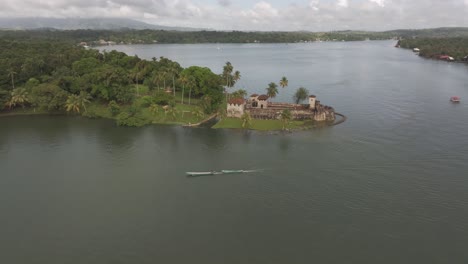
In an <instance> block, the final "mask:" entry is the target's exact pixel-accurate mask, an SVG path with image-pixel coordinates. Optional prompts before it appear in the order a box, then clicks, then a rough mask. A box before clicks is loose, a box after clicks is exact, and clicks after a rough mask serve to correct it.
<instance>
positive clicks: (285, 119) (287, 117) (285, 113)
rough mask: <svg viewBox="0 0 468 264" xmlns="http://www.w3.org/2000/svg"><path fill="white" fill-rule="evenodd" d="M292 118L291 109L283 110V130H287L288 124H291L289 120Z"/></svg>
mask: <svg viewBox="0 0 468 264" xmlns="http://www.w3.org/2000/svg"><path fill="white" fill-rule="evenodd" d="M291 119H292V115H291V111H289V109H285V110H283V112H281V122H282V123H283V130H285V129H286V126H287V125H289V122H290V121H291Z"/></svg>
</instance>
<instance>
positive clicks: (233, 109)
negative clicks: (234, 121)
mask: <svg viewBox="0 0 468 264" xmlns="http://www.w3.org/2000/svg"><path fill="white" fill-rule="evenodd" d="M244 106H245V105H244V104H241V105H238V104H228V105H227V116H228V117H236V118H240V117H241V116H242V115H243V114H244V108H245V107H244Z"/></svg>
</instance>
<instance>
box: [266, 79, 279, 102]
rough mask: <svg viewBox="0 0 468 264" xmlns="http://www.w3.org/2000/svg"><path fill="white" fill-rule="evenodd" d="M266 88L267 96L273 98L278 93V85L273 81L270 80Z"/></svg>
mask: <svg viewBox="0 0 468 264" xmlns="http://www.w3.org/2000/svg"><path fill="white" fill-rule="evenodd" d="M266 90H267V95H268V96H269V97H271V98H275V97H276V95H277V94H278V85H277V84H276V83H274V82H271V83H269V84H268V88H266Z"/></svg>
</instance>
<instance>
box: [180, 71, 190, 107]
mask: <svg viewBox="0 0 468 264" xmlns="http://www.w3.org/2000/svg"><path fill="white" fill-rule="evenodd" d="M179 81H180V82H181V83H182V101H181V102H182V104H184V93H185V85H186V84H187V83H188V82H189V77H188V76H187V75H186V74H182V75H181V76H180V78H179Z"/></svg>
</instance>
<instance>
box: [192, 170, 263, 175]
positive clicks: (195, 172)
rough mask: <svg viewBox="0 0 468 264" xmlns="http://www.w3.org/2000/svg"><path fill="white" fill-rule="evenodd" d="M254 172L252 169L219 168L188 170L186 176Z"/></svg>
mask: <svg viewBox="0 0 468 264" xmlns="http://www.w3.org/2000/svg"><path fill="white" fill-rule="evenodd" d="M248 172H254V171H253V170H250V171H248V170H221V171H188V172H186V174H187V175H188V176H204V175H219V174H234V173H248Z"/></svg>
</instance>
